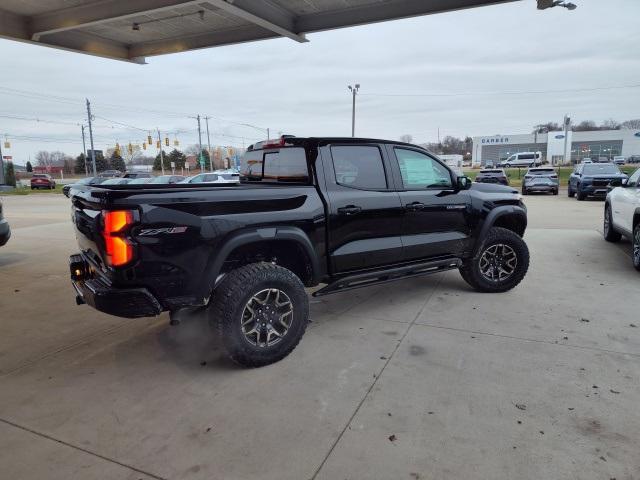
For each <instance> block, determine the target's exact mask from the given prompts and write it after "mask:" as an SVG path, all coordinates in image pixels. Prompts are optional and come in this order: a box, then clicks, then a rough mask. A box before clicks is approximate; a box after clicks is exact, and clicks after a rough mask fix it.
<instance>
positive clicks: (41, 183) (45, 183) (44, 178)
mask: <svg viewBox="0 0 640 480" xmlns="http://www.w3.org/2000/svg"><path fill="white" fill-rule="evenodd" d="M36 188H47V189H49V190H53V189H54V188H56V181H55V180H54V179H53V178H52V177H51V175H48V174H46V173H34V174H33V177H31V190H34V189H36Z"/></svg>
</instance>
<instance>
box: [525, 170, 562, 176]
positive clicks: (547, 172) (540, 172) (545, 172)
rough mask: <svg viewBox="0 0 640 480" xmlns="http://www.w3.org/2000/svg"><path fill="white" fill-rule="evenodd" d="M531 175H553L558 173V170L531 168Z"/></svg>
mask: <svg viewBox="0 0 640 480" xmlns="http://www.w3.org/2000/svg"><path fill="white" fill-rule="evenodd" d="M528 173H529V174H530V175H551V174H553V173H556V171H555V170H554V169H553V168H537V169H535V170H534V169H531V170H529V172H528Z"/></svg>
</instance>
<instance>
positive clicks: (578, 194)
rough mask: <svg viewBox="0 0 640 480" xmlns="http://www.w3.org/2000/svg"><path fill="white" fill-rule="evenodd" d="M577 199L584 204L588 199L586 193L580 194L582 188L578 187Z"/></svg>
mask: <svg viewBox="0 0 640 480" xmlns="http://www.w3.org/2000/svg"><path fill="white" fill-rule="evenodd" d="M576 198H577V199H578V201H580V202H582V201H583V200H584V199H585V198H587V195H586V194H585V193H582V192H580V187H578V191H577V192H576Z"/></svg>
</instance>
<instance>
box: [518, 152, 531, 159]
mask: <svg viewBox="0 0 640 480" xmlns="http://www.w3.org/2000/svg"><path fill="white" fill-rule="evenodd" d="M518 158H519V159H520V160H533V153H527V154H522V153H521V154H520V155H518Z"/></svg>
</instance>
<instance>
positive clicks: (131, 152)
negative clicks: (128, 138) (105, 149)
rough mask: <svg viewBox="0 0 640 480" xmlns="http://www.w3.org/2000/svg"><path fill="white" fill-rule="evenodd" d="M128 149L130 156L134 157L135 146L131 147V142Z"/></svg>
mask: <svg viewBox="0 0 640 480" xmlns="http://www.w3.org/2000/svg"><path fill="white" fill-rule="evenodd" d="M127 149H128V150H129V155H133V145H131V142H129V145H128V146H127Z"/></svg>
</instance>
